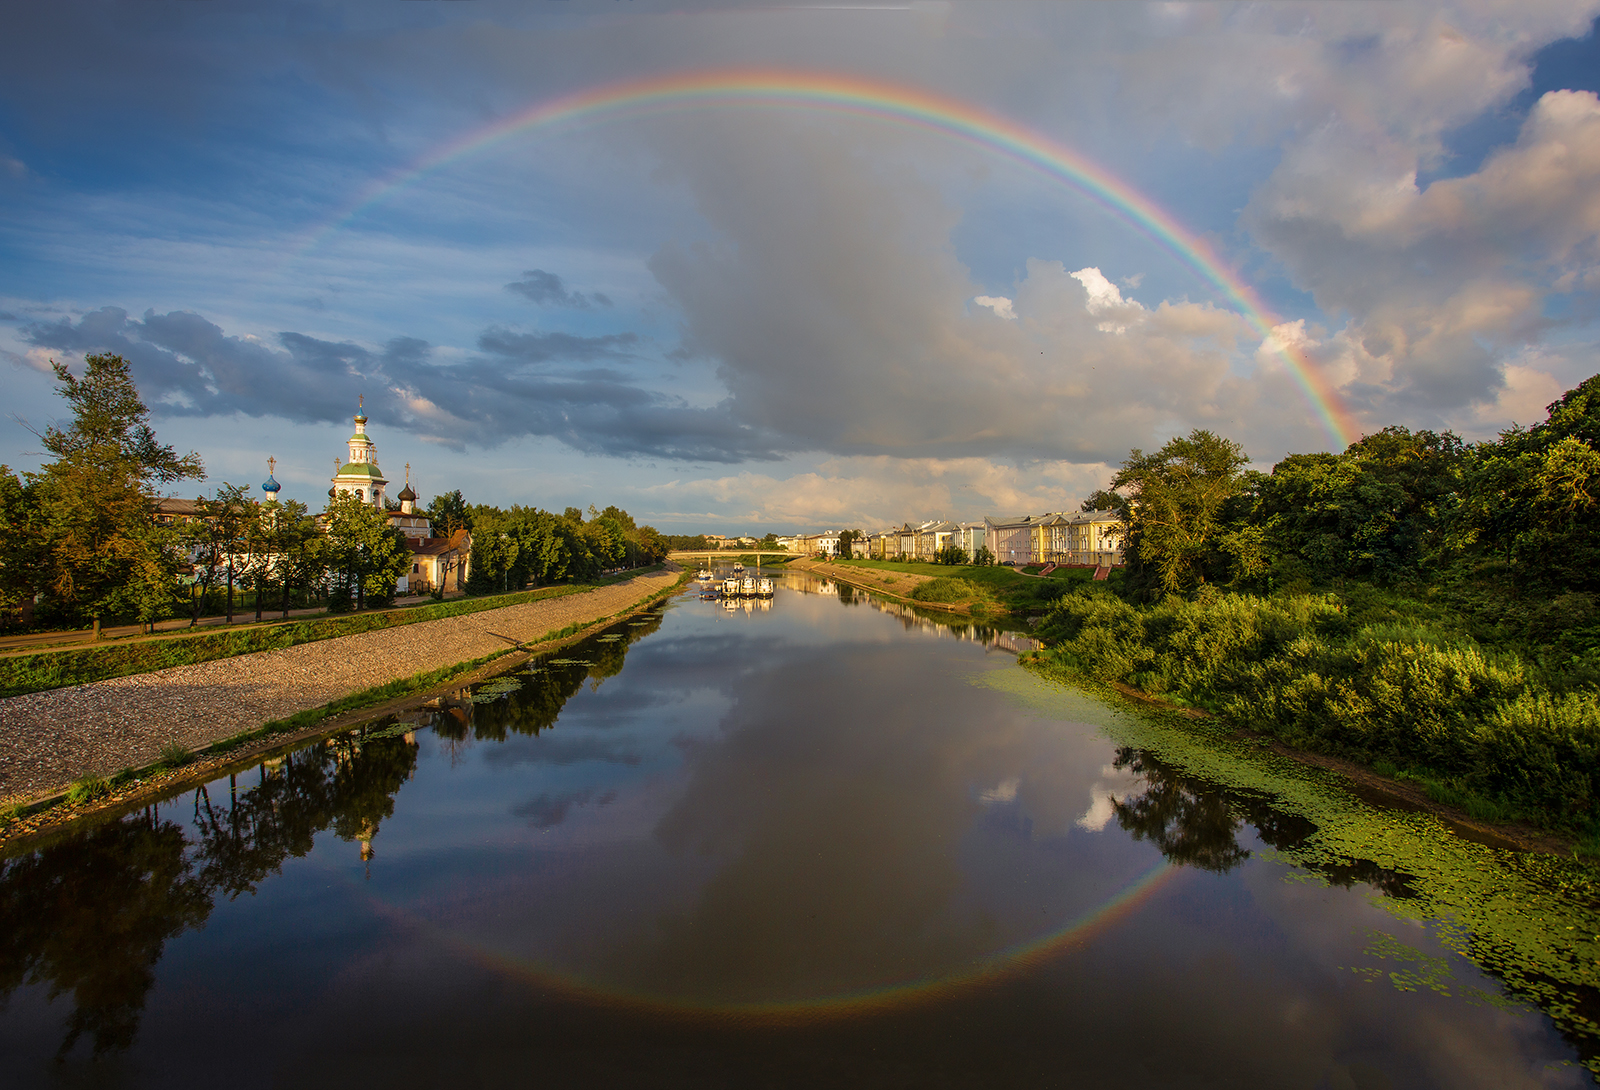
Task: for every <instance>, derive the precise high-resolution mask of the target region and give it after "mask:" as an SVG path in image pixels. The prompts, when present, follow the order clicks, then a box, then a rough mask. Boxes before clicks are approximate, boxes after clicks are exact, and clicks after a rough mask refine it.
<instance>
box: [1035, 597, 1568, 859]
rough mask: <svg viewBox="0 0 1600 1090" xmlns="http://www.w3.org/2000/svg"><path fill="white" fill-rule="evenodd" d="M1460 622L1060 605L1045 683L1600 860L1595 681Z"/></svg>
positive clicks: (1167, 605) (1044, 635) (1207, 605)
mask: <svg viewBox="0 0 1600 1090" xmlns="http://www.w3.org/2000/svg"><path fill="white" fill-rule="evenodd" d="M1468 627H1469V626H1468V625H1467V624H1466V623H1465V619H1464V618H1458V617H1452V616H1451V615H1450V613H1449V611H1447V610H1439V609H1426V608H1424V607H1423V606H1421V605H1420V604H1419V605H1418V607H1417V609H1416V610H1415V612H1411V611H1409V610H1407V609H1406V608H1404V603H1398V604H1397V603H1395V602H1392V601H1388V600H1385V599H1381V598H1374V600H1372V601H1356V602H1351V601H1348V600H1345V599H1343V598H1341V597H1340V596H1339V595H1336V594H1323V595H1308V594H1302V595H1280V596H1275V597H1272V598H1261V597H1256V596H1252V595H1244V594H1237V595H1221V594H1209V595H1205V596H1202V597H1201V598H1200V599H1199V600H1196V601H1186V600H1183V599H1180V598H1176V597H1168V598H1165V599H1163V600H1162V601H1161V602H1160V603H1158V604H1156V605H1151V606H1143V607H1139V606H1134V605H1130V604H1128V603H1127V602H1124V601H1122V600H1121V599H1119V598H1117V597H1115V596H1114V595H1112V594H1110V593H1107V592H1105V591H1103V590H1101V589H1100V588H1085V589H1084V590H1082V591H1080V592H1079V593H1073V594H1069V595H1065V596H1063V597H1062V598H1061V599H1060V600H1059V601H1058V602H1057V603H1056V604H1055V605H1054V606H1053V607H1051V608H1050V609H1049V611H1048V612H1047V613H1046V615H1045V617H1044V619H1043V620H1042V621H1041V623H1040V625H1039V626H1038V628H1037V630H1036V634H1037V635H1038V636H1039V637H1040V638H1041V639H1043V640H1044V641H1045V643H1046V645H1047V647H1048V649H1047V650H1046V651H1043V652H1039V653H1038V654H1036V655H1035V656H1034V664H1035V665H1036V666H1037V667H1039V668H1042V669H1045V670H1047V671H1055V672H1059V673H1062V674H1067V675H1080V676H1087V677H1090V678H1094V679H1096V680H1099V681H1102V682H1118V683H1122V684H1126V685H1130V686H1133V687H1135V688H1137V689H1139V690H1142V691H1143V692H1146V693H1149V694H1151V695H1154V696H1159V697H1162V698H1164V699H1166V700H1167V701H1170V702H1171V703H1173V704H1177V705H1179V706H1188V707H1195V708H1200V709H1204V710H1205V711H1208V712H1211V713H1213V714H1215V715H1217V716H1219V717H1221V719H1222V720H1223V721H1224V722H1226V723H1229V724H1232V725H1235V726H1239V727H1244V728H1247V729H1250V730H1255V731H1259V732H1261V733H1264V734H1267V735H1270V736H1272V737H1275V738H1278V739H1281V740H1282V741H1283V742H1285V743H1286V744H1289V745H1292V746H1296V747H1299V748H1303V749H1308V750H1312V751H1315V752H1321V753H1329V754H1333V755H1335V756H1339V757H1343V758H1346V759H1350V760H1354V761H1358V762H1360V763H1362V764H1365V765H1367V766H1369V767H1371V768H1372V769H1373V770H1374V771H1377V772H1379V773H1382V774H1384V775H1389V776H1393V777H1397V778H1402V779H1409V780H1412V781H1414V782H1416V783H1418V784H1419V785H1421V786H1423V787H1424V788H1425V789H1426V790H1427V791H1428V793H1429V795H1431V796H1432V797H1434V798H1435V799H1436V800H1438V801H1440V802H1445V803H1449V804H1451V805H1456V806H1459V807H1461V808H1463V809H1465V810H1466V811H1467V812H1468V813H1470V814H1472V815H1473V816H1474V817H1478V818H1481V819H1485V820H1527V821H1532V822H1534V823H1536V824H1540V825H1543V826H1546V827H1550V828H1557V829H1562V830H1565V831H1568V832H1571V833H1574V834H1575V835H1577V836H1579V837H1580V838H1581V840H1582V842H1583V847H1584V848H1585V849H1586V850H1587V851H1589V852H1591V853H1596V854H1600V820H1597V808H1600V700H1597V699H1596V693H1595V690H1594V688H1593V686H1592V684H1591V683H1590V679H1589V678H1588V676H1587V674H1586V673H1584V672H1576V673H1574V672H1570V671H1567V672H1563V671H1559V670H1552V669H1551V668H1550V667H1549V666H1548V665H1547V664H1544V663H1541V662H1539V661H1537V660H1536V659H1535V658H1534V657H1532V656H1530V655H1529V654H1527V653H1524V652H1523V651H1522V650H1520V649H1518V648H1516V647H1506V646H1486V645H1484V644H1482V643H1480V642H1479V641H1478V640H1477V639H1475V638H1474V637H1473V636H1472V635H1471V634H1470V633H1469V632H1468V630H1467V629H1468Z"/></svg>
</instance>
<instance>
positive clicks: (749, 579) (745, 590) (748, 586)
mask: <svg viewBox="0 0 1600 1090" xmlns="http://www.w3.org/2000/svg"><path fill="white" fill-rule="evenodd" d="M755 596H756V581H755V578H754V577H753V576H749V575H747V576H745V577H744V578H743V579H741V580H739V597H741V598H754V597H755Z"/></svg>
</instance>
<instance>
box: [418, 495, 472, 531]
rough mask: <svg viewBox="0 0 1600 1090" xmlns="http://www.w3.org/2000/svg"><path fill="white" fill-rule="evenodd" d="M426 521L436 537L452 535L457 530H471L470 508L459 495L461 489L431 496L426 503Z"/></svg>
mask: <svg viewBox="0 0 1600 1090" xmlns="http://www.w3.org/2000/svg"><path fill="white" fill-rule="evenodd" d="M428 521H429V522H431V523H432V524H433V532H434V535H435V536H437V537H452V536H454V535H455V532H456V531H457V530H460V529H463V528H465V529H466V530H467V531H468V532H471V530H472V508H471V507H469V506H468V505H467V501H466V500H465V499H463V498H462V496H461V489H459V488H458V489H456V490H455V491H453V492H447V493H445V494H444V495H443V496H435V497H433V502H432V503H430V504H428Z"/></svg>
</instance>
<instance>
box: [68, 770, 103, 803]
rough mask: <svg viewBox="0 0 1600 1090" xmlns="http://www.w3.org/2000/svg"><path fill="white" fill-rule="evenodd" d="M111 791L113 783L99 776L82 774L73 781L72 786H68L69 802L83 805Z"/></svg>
mask: <svg viewBox="0 0 1600 1090" xmlns="http://www.w3.org/2000/svg"><path fill="white" fill-rule="evenodd" d="M110 793H111V785H110V784H109V783H107V782H106V781H105V780H103V779H101V778H100V777H99V776H82V777H80V778H78V779H76V780H74V781H72V786H71V787H69V788H67V804H68V805H70V806H81V805H83V804H84V803H86V802H92V801H94V800H95V799H97V798H100V797H101V796H102V795H108V794H110Z"/></svg>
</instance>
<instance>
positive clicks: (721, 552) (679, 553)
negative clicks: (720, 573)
mask: <svg viewBox="0 0 1600 1090" xmlns="http://www.w3.org/2000/svg"><path fill="white" fill-rule="evenodd" d="M807 555H809V554H807V553H802V552H795V551H793V550H790V549H755V548H750V549H674V550H672V551H671V552H670V553H668V554H667V559H668V560H716V559H718V558H721V559H724V560H732V559H734V558H736V557H740V556H755V557H762V556H807Z"/></svg>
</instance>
